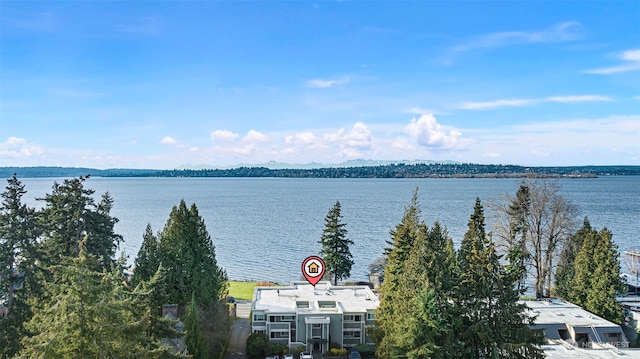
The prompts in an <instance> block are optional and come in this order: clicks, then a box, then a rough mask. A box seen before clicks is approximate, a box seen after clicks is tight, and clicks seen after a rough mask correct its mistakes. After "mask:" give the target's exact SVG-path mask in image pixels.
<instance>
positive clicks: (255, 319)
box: [251, 281, 380, 353]
mask: <svg viewBox="0 0 640 359" xmlns="http://www.w3.org/2000/svg"><path fill="white" fill-rule="evenodd" d="M379 305H380V301H379V300H378V297H377V296H376V295H375V294H374V293H373V292H372V291H371V289H370V288H369V287H368V286H331V283H330V282H327V281H321V282H319V283H318V284H316V286H315V287H314V286H312V285H311V284H309V283H307V282H293V283H291V285H290V286H284V287H256V288H255V289H254V292H253V300H252V303H251V331H252V332H253V333H263V334H266V335H267V336H268V337H269V340H271V341H272V342H280V343H285V344H287V345H288V346H289V348H294V347H299V346H304V347H306V350H307V351H311V352H321V353H324V352H326V351H328V350H329V347H330V344H331V343H336V344H337V345H339V346H341V347H352V346H355V345H357V344H365V343H373V342H372V340H371V339H370V338H369V336H368V335H367V328H368V327H370V326H373V325H374V321H375V314H374V310H375V309H376V308H377V307H378V306H379Z"/></svg>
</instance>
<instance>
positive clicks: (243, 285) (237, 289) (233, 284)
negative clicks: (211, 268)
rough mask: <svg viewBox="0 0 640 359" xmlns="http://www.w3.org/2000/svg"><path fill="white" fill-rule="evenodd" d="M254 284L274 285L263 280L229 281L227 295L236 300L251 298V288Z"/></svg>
mask: <svg viewBox="0 0 640 359" xmlns="http://www.w3.org/2000/svg"><path fill="white" fill-rule="evenodd" d="M256 285H261V286H265V285H275V284H273V283H264V282H237V281H229V295H230V296H233V297H235V298H236V300H251V298H253V288H254V287H255V286H256Z"/></svg>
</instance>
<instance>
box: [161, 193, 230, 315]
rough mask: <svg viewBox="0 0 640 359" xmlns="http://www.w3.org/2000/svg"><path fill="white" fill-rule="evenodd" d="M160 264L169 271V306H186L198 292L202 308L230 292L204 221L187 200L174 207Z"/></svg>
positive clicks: (168, 223) (167, 282) (196, 209)
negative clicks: (188, 204)
mask: <svg viewBox="0 0 640 359" xmlns="http://www.w3.org/2000/svg"><path fill="white" fill-rule="evenodd" d="M159 250H160V255H159V258H160V263H162V266H163V267H164V268H165V269H166V277H165V281H166V289H167V293H166V294H167V297H166V301H167V303H177V304H180V305H182V306H185V305H186V304H187V303H189V300H190V299H191V293H195V300H196V304H197V305H199V306H202V307H207V306H210V305H212V304H213V303H214V302H216V301H218V300H219V299H220V298H221V297H222V295H223V293H224V292H225V291H226V289H227V275H226V273H225V271H224V270H223V269H222V268H221V267H219V266H218V263H217V260H216V254H215V248H214V246H213V241H212V240H211V236H210V235H209V233H208V232H207V228H206V226H205V223H204V219H202V217H200V214H199V213H198V208H197V207H196V205H195V204H192V205H191V207H190V208H187V204H186V203H185V201H184V200H181V201H180V204H179V205H178V206H174V207H173V209H172V210H171V214H170V215H169V219H168V220H167V223H166V225H165V227H164V229H163V230H162V232H161V233H160V236H159Z"/></svg>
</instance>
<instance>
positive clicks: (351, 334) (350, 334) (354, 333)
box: [342, 330, 360, 339]
mask: <svg viewBox="0 0 640 359" xmlns="http://www.w3.org/2000/svg"><path fill="white" fill-rule="evenodd" d="M342 337H343V338H344V339H358V338H360V330H345V331H344V332H342Z"/></svg>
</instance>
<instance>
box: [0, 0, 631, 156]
mask: <svg viewBox="0 0 640 359" xmlns="http://www.w3.org/2000/svg"><path fill="white" fill-rule="evenodd" d="M353 159H367V160H389V161H402V160H433V161H458V162H465V163H485V164H514V165H525V166H571V165H640V3H639V2H637V1H557V2H554V1H517V2H516V1H491V2H482V1H422V2H404V1H375V2H365V1H336V2H333V1H332V2H329V1H319V2H310V1H309V2H308V1H282V2H277V1H255V2H252V1H234V2H231V1H228V2H227V1H12V0H2V1H1V2H0V166H70V167H92V168H153V169H171V168H182V167H196V168H197V167H216V166H234V165H240V164H244V165H257V164H264V163H268V162H270V161H276V162H281V163H290V164H306V163H312V162H315V163H326V164H336V163H342V162H345V161H347V160H353Z"/></svg>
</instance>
